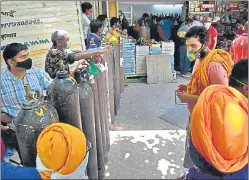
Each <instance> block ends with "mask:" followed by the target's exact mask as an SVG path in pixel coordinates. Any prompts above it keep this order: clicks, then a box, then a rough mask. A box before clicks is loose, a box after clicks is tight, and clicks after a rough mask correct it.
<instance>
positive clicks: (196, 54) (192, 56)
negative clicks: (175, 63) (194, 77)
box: [187, 51, 200, 61]
mask: <svg viewBox="0 0 249 180" xmlns="http://www.w3.org/2000/svg"><path fill="white" fill-rule="evenodd" d="M187 57H188V59H189V60H190V61H195V60H196V59H198V58H200V53H199V52H195V51H187Z"/></svg>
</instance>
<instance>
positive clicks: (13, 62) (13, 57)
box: [1, 43, 52, 162]
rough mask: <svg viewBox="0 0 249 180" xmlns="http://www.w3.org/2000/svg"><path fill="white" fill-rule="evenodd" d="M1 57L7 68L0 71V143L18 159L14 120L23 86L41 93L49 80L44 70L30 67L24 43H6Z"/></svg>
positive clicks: (21, 96)
mask: <svg viewBox="0 0 249 180" xmlns="http://www.w3.org/2000/svg"><path fill="white" fill-rule="evenodd" d="M3 58H4V60H5V63H6V65H7V68H6V69H5V70H4V71H3V72H2V73H1V101H2V105H1V125H3V126H5V127H8V128H1V136H2V139H3V141H4V144H5V145H6V146H7V147H9V148H11V149H12V148H15V149H16V150H17V152H18V154H19V157H20V159H21V156H20V151H19V146H18V143H17V139H16V134H15V127H14V121H15V118H16V117H17V114H18V113H19V111H20V110H21V105H22V104H23V102H24V100H25V91H24V85H25V84H29V85H30V88H31V90H32V91H36V92H37V91H38V92H40V93H43V92H44V91H45V90H46V89H47V88H48V87H49V86H50V84H51V82H52V81H51V78H50V77H49V75H48V74H47V73H46V72H45V71H43V70H42V69H40V68H37V67H32V59H31V58H29V51H28V47H27V46H26V45H23V44H20V43H11V44H9V45H7V46H6V47H5V49H4V51H3ZM21 162H22V161H21Z"/></svg>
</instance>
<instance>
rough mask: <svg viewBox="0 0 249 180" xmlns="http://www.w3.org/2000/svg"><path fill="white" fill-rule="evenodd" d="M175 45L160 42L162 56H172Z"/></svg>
mask: <svg viewBox="0 0 249 180" xmlns="http://www.w3.org/2000/svg"><path fill="white" fill-rule="evenodd" d="M174 53H175V43H174V42H162V54H167V55H172V56H173V55H174Z"/></svg>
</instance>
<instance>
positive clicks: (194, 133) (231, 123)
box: [190, 85, 248, 173]
mask: <svg viewBox="0 0 249 180" xmlns="http://www.w3.org/2000/svg"><path fill="white" fill-rule="evenodd" d="M190 129H191V138H192V142H193V144H194V146H195V148H196V149H197V150H198V152H199V153H200V154H201V155H202V157H203V158H204V159H205V160H206V161H207V162H209V163H210V164H211V165H212V166H213V167H214V168H216V169H217V170H218V171H220V172H223V173H233V172H236V171H239V170H241V169H242V168H243V167H244V166H245V165H246V164H247V163H248V99H247V98H246V97H245V96H244V95H242V94H241V93H240V92H239V91H237V90H236V89H234V88H232V87H229V86H224V85H211V86H209V87H207V88H206V89H205V90H204V91H203V92H202V93H201V95H200V97H199V99H198V102H197V104H196V105H195V108H194V110H193V113H192V115H191V122H190Z"/></svg>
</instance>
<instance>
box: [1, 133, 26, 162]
mask: <svg viewBox="0 0 249 180" xmlns="http://www.w3.org/2000/svg"><path fill="white" fill-rule="evenodd" d="M1 137H2V140H3V143H4V145H5V147H9V148H11V149H13V148H14V149H15V150H16V151H17V152H18V155H19V158H20V160H21V164H23V162H22V157H21V152H20V148H19V145H18V142H17V138H16V133H15V131H13V130H12V129H8V130H5V131H1Z"/></svg>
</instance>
